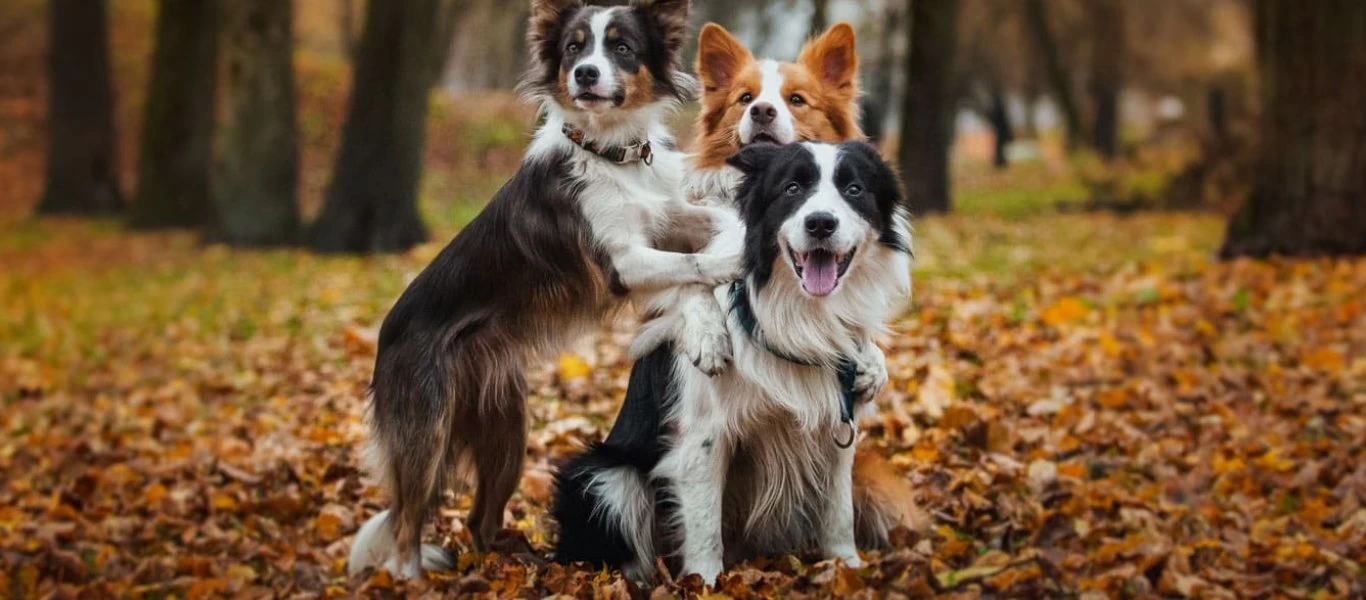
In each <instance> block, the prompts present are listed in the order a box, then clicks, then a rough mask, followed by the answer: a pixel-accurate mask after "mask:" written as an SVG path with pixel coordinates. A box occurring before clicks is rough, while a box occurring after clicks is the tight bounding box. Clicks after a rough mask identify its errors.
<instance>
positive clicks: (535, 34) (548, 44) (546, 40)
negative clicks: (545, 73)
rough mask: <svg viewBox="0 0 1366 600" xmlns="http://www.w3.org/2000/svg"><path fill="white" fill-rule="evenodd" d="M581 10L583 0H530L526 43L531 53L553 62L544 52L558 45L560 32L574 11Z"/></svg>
mask: <svg viewBox="0 0 1366 600" xmlns="http://www.w3.org/2000/svg"><path fill="white" fill-rule="evenodd" d="M580 8H583V0H531V19H530V22H529V24H528V27H527V32H526V41H527V46H528V47H529V48H530V49H531V53H532V55H533V56H535V57H536V58H539V59H542V60H553V58H551V57H546V56H544V52H545V51H548V50H553V49H554V48H555V47H556V46H558V45H559V43H560V39H559V38H560V30H561V29H563V28H564V26H565V22H566V21H568V19H569V16H570V15H572V14H574V12H575V11H577V10H579V9H580Z"/></svg>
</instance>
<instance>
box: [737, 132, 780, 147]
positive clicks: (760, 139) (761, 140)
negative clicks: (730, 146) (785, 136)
mask: <svg viewBox="0 0 1366 600" xmlns="http://www.w3.org/2000/svg"><path fill="white" fill-rule="evenodd" d="M754 144H773V145H775V146H781V145H782V142H780V141H778V138H776V137H774V136H773V134H771V133H767V132H765V133H756V134H754V137H752V138H750V140H749V142H747V143H745V144H742V145H743V146H751V145H754Z"/></svg>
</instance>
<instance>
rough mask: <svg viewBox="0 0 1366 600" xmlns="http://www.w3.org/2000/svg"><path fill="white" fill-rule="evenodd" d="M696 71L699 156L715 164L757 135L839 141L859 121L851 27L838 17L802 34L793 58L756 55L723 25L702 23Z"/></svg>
mask: <svg viewBox="0 0 1366 600" xmlns="http://www.w3.org/2000/svg"><path fill="white" fill-rule="evenodd" d="M697 74H698V76H699V77H700V78H701V79H702V116H701V119H700V121H701V128H700V131H699V136H700V137H699V143H698V144H696V151H697V153H698V164H699V166H702V167H708V168H715V167H719V166H721V164H723V163H724V162H725V160H726V159H727V158H728V157H730V156H732V155H734V154H735V153H736V152H737V151H739V150H740V149H741V148H743V147H745V146H748V145H750V144H755V143H775V144H789V143H792V142H797V141H820V142H828V143H839V142H843V141H846V140H850V139H857V138H861V137H863V133H862V132H861V131H859V128H858V105H857V104H856V102H855V100H856V99H857V97H858V55H857V53H856V52H855V49H854V28H853V27H850V26H849V24H848V23H836V24H835V25H833V26H831V27H830V29H829V30H828V31H826V32H825V33H824V34H822V35H821V36H820V37H818V38H816V39H813V40H811V41H810V42H807V44H806V46H805V47H803V48H802V51H801V54H800V55H799V56H798V57H797V62H795V63H789V62H779V61H774V60H756V59H755V58H754V55H753V54H750V51H749V49H747V48H745V46H744V44H741V43H740V41H739V40H737V39H735V37H733V36H732V35H731V34H730V33H729V32H727V31H726V30H725V28H723V27H721V26H720V25H717V24H715V23H708V24H707V25H706V26H705V27H703V28H702V33H701V37H700V38H699V41H698V50H697Z"/></svg>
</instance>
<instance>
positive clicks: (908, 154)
mask: <svg viewBox="0 0 1366 600" xmlns="http://www.w3.org/2000/svg"><path fill="white" fill-rule="evenodd" d="M958 9H959V5H958V0H932V1H926V0H911V6H910V15H911V24H910V25H911V34H910V50H909V53H908V58H907V60H906V93H905V94H904V95H903V101H902V110H901V134H900V142H899V147H898V151H897V162H898V163H899V164H900V166H901V174H902V176H903V177H905V180H906V195H907V199H908V200H909V202H910V209H911V211H913V212H914V213H916V214H925V213H942V212H948V211H949V209H950V208H951V203H950V199H949V147H950V145H951V144H952V141H953V119H954V116H955V113H956V112H957V111H956V103H955V97H956V94H955V91H956V88H955V86H954V82H953V73H954V56H955V52H956V51H957V47H958Z"/></svg>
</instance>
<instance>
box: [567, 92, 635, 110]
mask: <svg viewBox="0 0 1366 600" xmlns="http://www.w3.org/2000/svg"><path fill="white" fill-rule="evenodd" d="M625 101H626V96H625V94H617V95H615V96H612V97H607V96H599V95H597V94H594V93H591V92H584V93H582V94H579V95H577V96H574V103H575V104H577V105H579V108H591V107H596V106H603V105H607V104H611V105H612V106H621V105H622V103H623V102H625Z"/></svg>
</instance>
